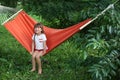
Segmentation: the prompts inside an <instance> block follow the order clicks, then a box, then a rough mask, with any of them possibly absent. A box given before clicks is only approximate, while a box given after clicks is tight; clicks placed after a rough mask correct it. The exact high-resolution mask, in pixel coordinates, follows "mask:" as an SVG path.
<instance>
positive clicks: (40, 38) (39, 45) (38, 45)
mask: <svg viewBox="0 0 120 80" xmlns="http://www.w3.org/2000/svg"><path fill="white" fill-rule="evenodd" d="M34 36H35V37H34ZM34 39H35V49H37V50H41V49H44V46H43V42H44V41H46V40H47V38H46V35H45V34H40V35H35V34H33V36H32V40H34Z"/></svg>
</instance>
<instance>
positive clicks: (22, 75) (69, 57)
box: [0, 26, 90, 80]
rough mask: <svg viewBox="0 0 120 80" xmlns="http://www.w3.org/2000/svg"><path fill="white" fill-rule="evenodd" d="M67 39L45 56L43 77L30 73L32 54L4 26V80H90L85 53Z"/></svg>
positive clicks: (0, 58)
mask: <svg viewBox="0 0 120 80" xmlns="http://www.w3.org/2000/svg"><path fill="white" fill-rule="evenodd" d="M73 46H74V43H73V42H72V41H70V40H67V41H66V42H64V43H63V44H61V45H60V46H59V47H57V48H56V49H54V50H53V51H52V52H50V53H49V54H47V55H45V56H44V57H42V59H41V60H42V68H43V74H41V75H38V74H37V71H36V72H34V73H31V72H30V69H31V67H32V65H31V55H30V54H29V53H28V52H27V51H26V50H25V49H24V48H23V47H22V46H21V45H20V44H19V43H18V41H17V40H16V39H14V37H13V36H12V35H11V34H10V33H9V32H8V31H7V30H6V29H5V27H3V26H0V80H90V79H89V74H88V73H87V67H85V66H82V64H81V63H82V61H83V60H82V59H81V52H80V50H79V49H77V48H76V47H73Z"/></svg>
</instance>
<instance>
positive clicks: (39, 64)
mask: <svg viewBox="0 0 120 80" xmlns="http://www.w3.org/2000/svg"><path fill="white" fill-rule="evenodd" d="M41 56H42V51H40V52H38V53H37V56H36V60H37V64H38V74H41V73H42V67H41V66H42V65H41V59H40V57H41Z"/></svg>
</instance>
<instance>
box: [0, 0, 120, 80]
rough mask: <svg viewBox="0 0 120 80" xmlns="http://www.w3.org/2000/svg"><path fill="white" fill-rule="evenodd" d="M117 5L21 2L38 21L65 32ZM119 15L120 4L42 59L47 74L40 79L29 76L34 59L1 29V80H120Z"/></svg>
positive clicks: (83, 0) (104, 0)
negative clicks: (110, 6)
mask: <svg viewBox="0 0 120 80" xmlns="http://www.w3.org/2000/svg"><path fill="white" fill-rule="evenodd" d="M115 1H116V0H95V1H89V0H76V1H73V0H67V1H65V0H61V1H59V0H52V1H51V0H39V1H35V0H34V1H29V0H23V1H19V2H21V3H22V7H23V8H24V10H25V11H26V12H27V13H28V14H30V16H32V17H33V18H34V19H35V20H36V21H38V22H42V23H43V24H44V25H46V26H50V27H52V28H65V27H68V26H71V25H73V24H76V23H78V22H80V21H82V20H85V19H86V18H89V17H95V16H96V15H97V14H98V13H99V12H101V11H102V10H104V9H105V8H106V7H107V6H108V5H109V4H111V3H113V2H115ZM3 2H4V1H3ZM14 6H15V5H14ZM119 12H120V6H119V2H118V3H117V4H115V7H114V8H112V9H110V10H109V11H107V12H106V13H105V14H103V15H102V16H100V17H99V18H98V19H97V20H96V21H94V22H93V23H92V24H90V25H89V26H88V27H86V28H85V29H83V30H82V31H80V32H79V33H77V34H76V35H74V36H73V37H71V38H70V39H69V40H67V41H66V42H64V43H63V44H62V45H60V46H59V47H57V48H55V49H54V50H53V51H52V52H50V53H49V54H48V55H46V56H44V57H42V64H43V74H42V75H40V76H39V75H36V74H37V73H36V72H35V73H30V72H29V69H30V68H31V56H30V55H29V54H28V52H27V51H26V50H25V49H24V48H23V47H22V46H21V45H20V44H19V43H18V42H17V41H16V40H15V39H14V38H13V37H12V36H11V35H10V34H9V33H8V32H7V31H6V30H4V28H1V27H0V53H1V54H0V65H1V66H0V79H1V80H11V78H12V79H13V80H29V79H32V80H36V79H42V80H48V79H49V80H119V79H120V77H119V76H120V69H119V67H120V56H119V55H120V21H119V20H120V14H119ZM8 41H9V42H8ZM6 55H7V56H6ZM21 55H22V56H21ZM23 62H24V63H23Z"/></svg>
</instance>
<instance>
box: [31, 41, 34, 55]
mask: <svg viewBox="0 0 120 80" xmlns="http://www.w3.org/2000/svg"><path fill="white" fill-rule="evenodd" d="M34 45H35V44H34V40H32V51H31V53H33V52H34Z"/></svg>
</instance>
